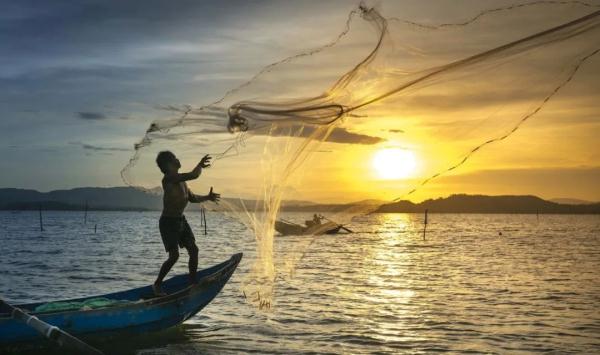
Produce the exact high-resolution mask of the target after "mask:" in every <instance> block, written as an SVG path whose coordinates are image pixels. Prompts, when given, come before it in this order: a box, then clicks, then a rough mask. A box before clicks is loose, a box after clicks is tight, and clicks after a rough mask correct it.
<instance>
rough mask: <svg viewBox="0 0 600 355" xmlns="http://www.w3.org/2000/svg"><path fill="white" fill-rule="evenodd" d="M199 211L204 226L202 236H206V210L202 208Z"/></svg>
mask: <svg viewBox="0 0 600 355" xmlns="http://www.w3.org/2000/svg"><path fill="white" fill-rule="evenodd" d="M200 211H201V213H202V223H203V224H204V235H207V234H208V231H207V230H206V210H205V209H204V207H203V208H202V209H201V210H200Z"/></svg>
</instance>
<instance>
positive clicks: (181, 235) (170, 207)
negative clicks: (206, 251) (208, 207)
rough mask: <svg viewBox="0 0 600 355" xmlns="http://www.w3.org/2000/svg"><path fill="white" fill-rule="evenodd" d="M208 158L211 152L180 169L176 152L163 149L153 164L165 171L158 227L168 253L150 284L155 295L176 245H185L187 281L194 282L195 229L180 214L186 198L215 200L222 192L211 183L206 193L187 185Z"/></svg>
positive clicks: (171, 262) (172, 260)
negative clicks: (191, 166) (184, 170)
mask: <svg viewBox="0 0 600 355" xmlns="http://www.w3.org/2000/svg"><path fill="white" fill-rule="evenodd" d="M211 159H212V158H211V156H210V155H208V154H207V155H205V156H204V157H203V158H202V160H200V162H199V163H198V164H197V165H196V167H195V168H194V169H193V170H192V171H190V172H188V173H180V172H179V169H180V168H181V163H180V162H179V159H177V157H176V156H175V154H173V153H171V152H169V151H162V152H160V153H158V155H157V157H156V164H157V165H158V167H159V169H160V171H162V173H163V174H164V177H163V179H162V188H163V211H162V214H161V216H160V220H159V229H160V236H161V238H162V242H163V244H164V246H165V250H166V251H167V253H168V254H169V257H168V258H167V260H166V261H165V262H164V263H163V265H162V267H161V268H160V272H159V273H158V277H157V279H156V281H155V282H154V284H153V285H152V290H153V291H154V294H155V295H157V296H164V295H165V293H164V292H163V290H162V288H161V284H162V281H163V279H164V278H165V276H166V275H167V273H168V272H169V270H171V268H172V267H173V265H174V264H175V262H177V259H179V248H185V249H187V252H188V254H189V257H190V259H189V264H188V265H189V272H190V274H189V277H190V283H191V284H195V283H197V282H198V281H197V280H196V270H197V269H198V247H197V246H196V239H195V238H194V233H192V229H191V228H190V225H189V224H188V222H187V220H186V219H185V216H184V215H183V210H184V209H185V207H186V206H187V204H188V202H192V203H200V202H204V201H213V202H218V201H219V198H220V197H221V195H219V194H217V193H214V192H213V189H212V187H211V188H210V191H209V193H208V195H206V196H199V195H195V194H194V193H193V192H192V191H191V190H190V189H189V188H188V186H187V184H186V181H188V180H195V179H197V178H198V177H199V176H200V174H201V173H202V169H205V168H208V167H210V160H211Z"/></svg>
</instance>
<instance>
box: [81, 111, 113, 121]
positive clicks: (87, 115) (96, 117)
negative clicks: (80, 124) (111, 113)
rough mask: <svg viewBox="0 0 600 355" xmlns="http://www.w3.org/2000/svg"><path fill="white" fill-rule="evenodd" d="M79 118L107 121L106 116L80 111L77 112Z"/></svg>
mask: <svg viewBox="0 0 600 355" xmlns="http://www.w3.org/2000/svg"><path fill="white" fill-rule="evenodd" d="M76 115H77V118H79V119H82V120H104V119H107V118H108V117H106V115H105V114H103V113H100V112H91V111H79V112H76Z"/></svg>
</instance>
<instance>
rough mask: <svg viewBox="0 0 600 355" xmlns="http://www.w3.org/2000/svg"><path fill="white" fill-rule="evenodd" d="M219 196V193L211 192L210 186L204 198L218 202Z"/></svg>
mask: <svg viewBox="0 0 600 355" xmlns="http://www.w3.org/2000/svg"><path fill="white" fill-rule="evenodd" d="M220 198H221V194H217V193H214V192H213V188H212V186H211V187H210V191H209V192H208V195H206V199H207V200H209V201H212V202H215V203H217V202H219V199H220Z"/></svg>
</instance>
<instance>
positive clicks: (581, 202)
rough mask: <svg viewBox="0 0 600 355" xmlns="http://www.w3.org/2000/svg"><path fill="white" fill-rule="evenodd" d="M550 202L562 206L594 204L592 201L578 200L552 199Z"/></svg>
mask: <svg viewBox="0 0 600 355" xmlns="http://www.w3.org/2000/svg"><path fill="white" fill-rule="evenodd" d="M550 201H552V202H556V203H561V204H564V205H589V204H593V203H594V202H592V201H586V200H580V199H577V198H553V199H551V200H550Z"/></svg>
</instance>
